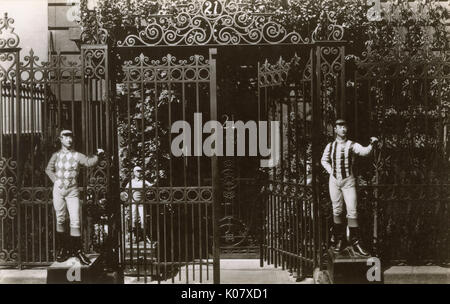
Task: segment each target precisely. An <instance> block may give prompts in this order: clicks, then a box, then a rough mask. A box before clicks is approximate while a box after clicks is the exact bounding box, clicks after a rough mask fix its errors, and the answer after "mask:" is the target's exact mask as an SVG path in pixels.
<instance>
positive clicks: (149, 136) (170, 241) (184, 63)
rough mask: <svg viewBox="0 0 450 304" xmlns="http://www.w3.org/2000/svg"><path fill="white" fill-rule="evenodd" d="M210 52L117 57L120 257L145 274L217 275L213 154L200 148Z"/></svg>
mask: <svg viewBox="0 0 450 304" xmlns="http://www.w3.org/2000/svg"><path fill="white" fill-rule="evenodd" d="M215 53H216V50H215V49H210V50H209V59H205V58H204V56H203V55H193V56H190V57H189V59H187V60H179V59H177V58H176V57H175V56H173V55H171V54H168V55H166V56H164V57H163V58H162V59H151V58H148V57H147V56H145V55H144V54H141V55H140V56H139V57H136V58H134V59H133V60H131V61H127V62H125V64H124V65H123V81H122V83H121V84H120V85H121V88H120V89H119V91H120V92H121V96H122V98H121V99H120V101H119V113H120V114H119V138H120V145H119V147H120V151H121V152H120V157H121V161H120V163H121V164H122V168H121V186H120V190H121V200H122V211H121V213H122V227H123V233H122V239H121V242H122V251H123V255H122V258H121V261H122V263H123V265H124V266H125V267H126V269H127V270H126V271H127V272H129V273H131V274H132V273H134V274H136V275H137V276H138V278H139V277H141V276H142V277H143V278H144V281H145V282H146V281H147V279H148V278H149V277H150V278H151V279H152V280H157V281H158V282H160V281H161V280H162V281H165V280H169V281H172V282H175V281H177V282H178V281H183V282H186V283H189V282H191V281H199V282H203V281H207V280H210V278H212V277H213V276H214V282H218V278H219V277H218V267H217V263H218V259H219V256H218V254H217V252H216V251H215V250H216V247H217V246H216V245H215V243H214V242H216V241H217V240H215V239H214V236H215V233H216V231H215V227H214V208H215V206H214V204H215V197H214V195H215V194H214V193H215V191H217V189H216V188H217V181H216V180H215V178H217V176H216V177H214V175H217V157H215V156H213V157H210V156H205V155H204V154H203V153H202V149H203V135H202V129H203V124H202V121H204V122H206V121H209V120H216V119H217V117H216V116H217V114H216V112H217V108H216V75H215V73H216V67H215V57H214V56H215ZM177 124H178V127H177ZM191 126H193V129H192V130H191ZM172 132H175V133H178V132H180V135H177V137H178V138H180V137H181V139H182V144H184V147H180V141H178V144H177V145H175V144H174V143H173V139H174V138H175V136H176V134H172ZM181 132H182V134H181ZM191 132H192V133H191ZM192 134H193V136H192ZM191 136H192V137H191ZM192 139H193V143H194V144H193V145H192ZM177 149H180V151H179V153H177V152H176V151H177ZM191 156H193V157H191ZM137 166H139V167H140V168H141V169H142V171H143V174H142V175H143V176H142V178H141V182H140V184H139V182H138V181H137V180H136V179H134V178H135V177H136V173H134V175H135V176H133V168H135V167H137ZM142 180H145V182H144V183H143V182H142Z"/></svg>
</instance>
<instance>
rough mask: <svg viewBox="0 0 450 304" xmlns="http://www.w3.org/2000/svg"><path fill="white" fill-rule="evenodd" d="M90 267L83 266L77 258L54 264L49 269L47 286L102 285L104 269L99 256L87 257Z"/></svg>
mask: <svg viewBox="0 0 450 304" xmlns="http://www.w3.org/2000/svg"><path fill="white" fill-rule="evenodd" d="M86 256H87V257H89V259H90V260H91V264H90V265H87V266H86V265H81V264H80V262H79V261H78V259H77V258H73V257H72V258H70V259H68V260H66V261H64V262H61V263H58V262H54V263H53V264H52V265H50V267H48V268H47V284H93V283H101V282H99V279H100V278H101V276H102V273H103V269H102V265H101V263H100V260H101V259H100V257H99V255H98V254H88V255H86Z"/></svg>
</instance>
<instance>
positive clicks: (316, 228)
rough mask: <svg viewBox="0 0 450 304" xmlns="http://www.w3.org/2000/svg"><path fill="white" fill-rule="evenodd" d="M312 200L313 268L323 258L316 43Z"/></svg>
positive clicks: (314, 53) (317, 53) (316, 55)
mask: <svg viewBox="0 0 450 304" xmlns="http://www.w3.org/2000/svg"><path fill="white" fill-rule="evenodd" d="M311 52H312V55H311V58H312V62H311V63H312V66H311V71H312V85H311V86H312V102H313V106H312V153H311V154H312V159H311V162H312V168H311V171H312V172H311V175H312V180H311V183H312V199H313V206H312V211H313V214H312V216H313V240H314V241H313V248H314V249H313V268H316V267H317V266H319V267H320V265H321V256H320V253H319V252H318V249H319V246H321V236H320V219H319V212H318V211H319V210H318V209H319V207H320V202H319V195H318V194H319V185H318V174H317V173H318V172H317V170H318V169H319V168H320V167H319V166H320V164H319V155H318V153H320V151H319V150H320V149H319V148H320V144H319V137H320V136H321V134H320V133H321V124H320V112H321V111H322V109H321V102H320V87H321V85H320V64H319V63H320V46H319V45H318V44H317V43H314V44H313V46H312V51H311Z"/></svg>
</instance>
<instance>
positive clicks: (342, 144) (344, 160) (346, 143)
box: [321, 139, 372, 179]
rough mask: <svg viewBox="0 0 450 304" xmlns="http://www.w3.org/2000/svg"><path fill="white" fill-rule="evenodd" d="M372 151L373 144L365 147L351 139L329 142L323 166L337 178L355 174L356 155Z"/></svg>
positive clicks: (324, 154)
mask: <svg viewBox="0 0 450 304" xmlns="http://www.w3.org/2000/svg"><path fill="white" fill-rule="evenodd" d="M371 151H372V145H368V146H367V147H363V146H361V145H360V144H358V143H357V142H354V141H351V140H339V139H336V140H335V141H333V142H331V143H329V144H328V145H327V146H326V147H325V150H324V151H323V155H322V160H321V163H322V166H323V167H324V168H325V170H327V172H328V174H330V175H333V176H334V177H335V178H336V179H344V178H347V177H349V176H353V162H354V159H355V155H359V156H366V155H369V154H370V152H371Z"/></svg>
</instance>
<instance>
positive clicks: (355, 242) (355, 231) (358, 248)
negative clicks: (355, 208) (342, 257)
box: [349, 227, 370, 257]
mask: <svg viewBox="0 0 450 304" xmlns="http://www.w3.org/2000/svg"><path fill="white" fill-rule="evenodd" d="M349 228H350V242H351V244H352V248H353V251H354V252H355V253H357V254H359V255H361V256H364V257H367V256H369V255H370V253H369V252H367V250H365V249H364V247H362V245H361V241H360V237H359V227H349Z"/></svg>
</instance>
